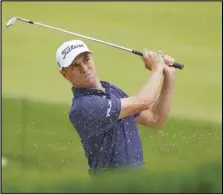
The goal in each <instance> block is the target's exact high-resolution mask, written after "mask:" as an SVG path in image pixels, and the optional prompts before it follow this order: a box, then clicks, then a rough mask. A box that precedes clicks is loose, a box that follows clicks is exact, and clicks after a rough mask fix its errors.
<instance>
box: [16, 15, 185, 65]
mask: <svg viewBox="0 0 223 194" xmlns="http://www.w3.org/2000/svg"><path fill="white" fill-rule="evenodd" d="M17 19H18V20H20V21H22V22H26V23H29V24H36V25H39V26H43V27H46V28H50V29H53V30H57V31H60V32H64V33H67V34H71V35H75V36H78V37H81V38H85V39H88V40H92V41H95V42H99V43H101V44H105V45H109V46H112V47H115V48H118V49H121V50H125V51H128V52H131V53H133V54H135V55H139V56H143V53H142V52H140V51H136V50H133V49H129V48H126V47H123V46H119V45H116V44H112V43H109V42H105V41H102V40H98V39H95V38H91V37H88V36H84V35H81V34H77V33H74V32H70V31H67V30H63V29H61V28H56V27H53V26H49V25H45V24H42V23H38V22H34V21H31V20H27V19H24V18H17ZM173 67H175V68H178V69H183V68H184V65H183V64H180V63H174V64H173Z"/></svg>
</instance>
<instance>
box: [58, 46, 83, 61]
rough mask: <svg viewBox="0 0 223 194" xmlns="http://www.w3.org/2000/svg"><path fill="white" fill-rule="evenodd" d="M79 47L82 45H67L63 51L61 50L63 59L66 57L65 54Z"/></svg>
mask: <svg viewBox="0 0 223 194" xmlns="http://www.w3.org/2000/svg"><path fill="white" fill-rule="evenodd" d="M79 47H84V45H83V44H76V45H73V44H72V45H70V46H67V47H66V48H65V49H64V50H63V51H62V55H63V59H65V58H66V56H67V54H68V53H69V52H70V51H72V50H73V49H76V48H79Z"/></svg>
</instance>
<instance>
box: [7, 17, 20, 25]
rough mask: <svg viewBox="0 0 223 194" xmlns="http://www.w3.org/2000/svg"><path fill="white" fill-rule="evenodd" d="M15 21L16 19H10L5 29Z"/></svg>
mask: <svg viewBox="0 0 223 194" xmlns="http://www.w3.org/2000/svg"><path fill="white" fill-rule="evenodd" d="M16 20H17V17H12V18H11V19H10V20H9V21H8V22H7V24H6V27H9V26H11V25H12V24H14V23H15V22H16Z"/></svg>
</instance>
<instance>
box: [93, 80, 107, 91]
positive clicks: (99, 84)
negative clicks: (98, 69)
mask: <svg viewBox="0 0 223 194" xmlns="http://www.w3.org/2000/svg"><path fill="white" fill-rule="evenodd" d="M95 86H96V87H95V88H96V89H98V90H103V91H105V89H104V88H103V86H102V84H101V82H100V80H97V82H96V85H95Z"/></svg>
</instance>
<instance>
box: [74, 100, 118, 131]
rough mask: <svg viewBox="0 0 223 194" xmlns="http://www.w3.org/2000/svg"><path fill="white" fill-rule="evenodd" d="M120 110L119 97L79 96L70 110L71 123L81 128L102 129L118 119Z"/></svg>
mask: <svg viewBox="0 0 223 194" xmlns="http://www.w3.org/2000/svg"><path fill="white" fill-rule="evenodd" d="M120 110H121V101H120V99H119V98H113V99H106V98H103V97H101V96H88V97H83V98H82V97H81V98H79V99H77V101H76V102H75V108H74V109H73V110H71V112H70V120H71V122H72V123H73V125H74V126H75V127H76V128H78V129H82V130H85V131H86V130H88V131H89V130H91V129H102V128H103V127H104V126H105V124H112V122H113V121H115V120H117V119H118V116H119V114H120Z"/></svg>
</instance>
